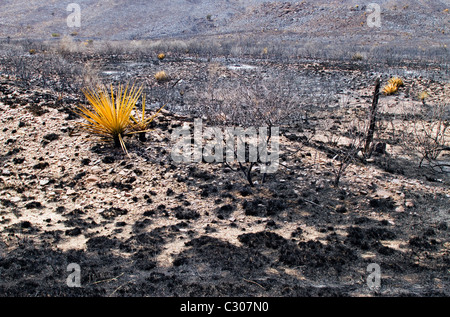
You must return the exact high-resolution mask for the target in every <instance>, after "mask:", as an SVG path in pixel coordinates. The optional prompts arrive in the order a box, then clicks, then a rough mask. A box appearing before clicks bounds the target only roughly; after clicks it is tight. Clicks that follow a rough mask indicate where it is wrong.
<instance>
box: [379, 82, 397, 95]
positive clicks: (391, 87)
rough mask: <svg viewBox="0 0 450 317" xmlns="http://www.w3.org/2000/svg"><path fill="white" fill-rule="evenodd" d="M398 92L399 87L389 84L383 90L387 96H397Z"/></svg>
mask: <svg viewBox="0 0 450 317" xmlns="http://www.w3.org/2000/svg"><path fill="white" fill-rule="evenodd" d="M397 90H398V86H397V85H394V84H392V83H388V84H387V85H386V86H384V88H383V93H384V94H385V95H387V96H389V95H392V94H395V93H396V92H397Z"/></svg>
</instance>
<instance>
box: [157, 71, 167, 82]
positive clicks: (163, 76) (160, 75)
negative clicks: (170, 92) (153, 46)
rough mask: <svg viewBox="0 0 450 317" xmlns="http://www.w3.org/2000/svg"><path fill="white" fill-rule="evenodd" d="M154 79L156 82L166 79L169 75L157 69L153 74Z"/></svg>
mask: <svg viewBox="0 0 450 317" xmlns="http://www.w3.org/2000/svg"><path fill="white" fill-rule="evenodd" d="M155 79H156V81H157V82H162V81H166V80H168V79H169V76H167V74H166V72H165V71H163V70H162V71H159V72H157V73H156V74H155Z"/></svg>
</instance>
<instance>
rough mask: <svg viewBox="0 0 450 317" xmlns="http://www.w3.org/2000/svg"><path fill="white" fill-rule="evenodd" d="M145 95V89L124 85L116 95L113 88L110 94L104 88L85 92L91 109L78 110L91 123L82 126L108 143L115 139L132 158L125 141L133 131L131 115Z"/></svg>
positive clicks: (118, 145)
mask: <svg viewBox="0 0 450 317" xmlns="http://www.w3.org/2000/svg"><path fill="white" fill-rule="evenodd" d="M141 92H142V87H140V88H136V87H134V86H131V88H129V87H128V85H127V86H126V87H125V88H124V87H123V86H122V85H120V86H119V87H118V89H117V90H116V92H115V93H114V89H113V87H112V85H111V91H110V92H109V91H108V89H106V88H104V87H98V88H97V89H91V88H87V89H83V93H84V95H85V96H86V99H87V100H88V101H89V103H90V105H91V107H87V106H81V107H77V108H78V110H79V112H78V113H79V114H80V116H81V117H83V118H84V119H86V120H87V121H88V123H84V122H83V123H81V126H82V127H83V128H84V129H85V130H87V131H88V132H90V133H93V134H96V135H99V136H100V137H102V139H103V140H104V141H107V140H111V139H112V140H113V141H114V145H115V146H116V147H122V149H123V150H124V152H125V153H127V154H128V152H127V149H126V147H125V143H124V141H123V137H124V136H125V134H127V133H128V132H129V131H130V130H131V119H130V118H131V112H132V111H133V109H134V108H135V105H136V102H137V100H138V99H139V97H140V94H141Z"/></svg>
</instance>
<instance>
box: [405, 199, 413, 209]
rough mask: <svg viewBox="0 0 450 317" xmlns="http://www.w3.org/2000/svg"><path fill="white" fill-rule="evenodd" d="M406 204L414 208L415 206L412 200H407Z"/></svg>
mask: <svg viewBox="0 0 450 317" xmlns="http://www.w3.org/2000/svg"><path fill="white" fill-rule="evenodd" d="M405 206H406V207H408V208H412V207H414V202H413V201H412V200H407V201H406V202H405Z"/></svg>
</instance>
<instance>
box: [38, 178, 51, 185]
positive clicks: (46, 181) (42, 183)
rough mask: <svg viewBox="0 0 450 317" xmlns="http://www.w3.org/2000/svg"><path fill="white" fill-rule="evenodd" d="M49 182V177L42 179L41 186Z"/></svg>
mask: <svg viewBox="0 0 450 317" xmlns="http://www.w3.org/2000/svg"><path fill="white" fill-rule="evenodd" d="M48 183H50V181H49V180H48V179H41V180H40V181H39V185H41V186H45V185H47V184H48Z"/></svg>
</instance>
